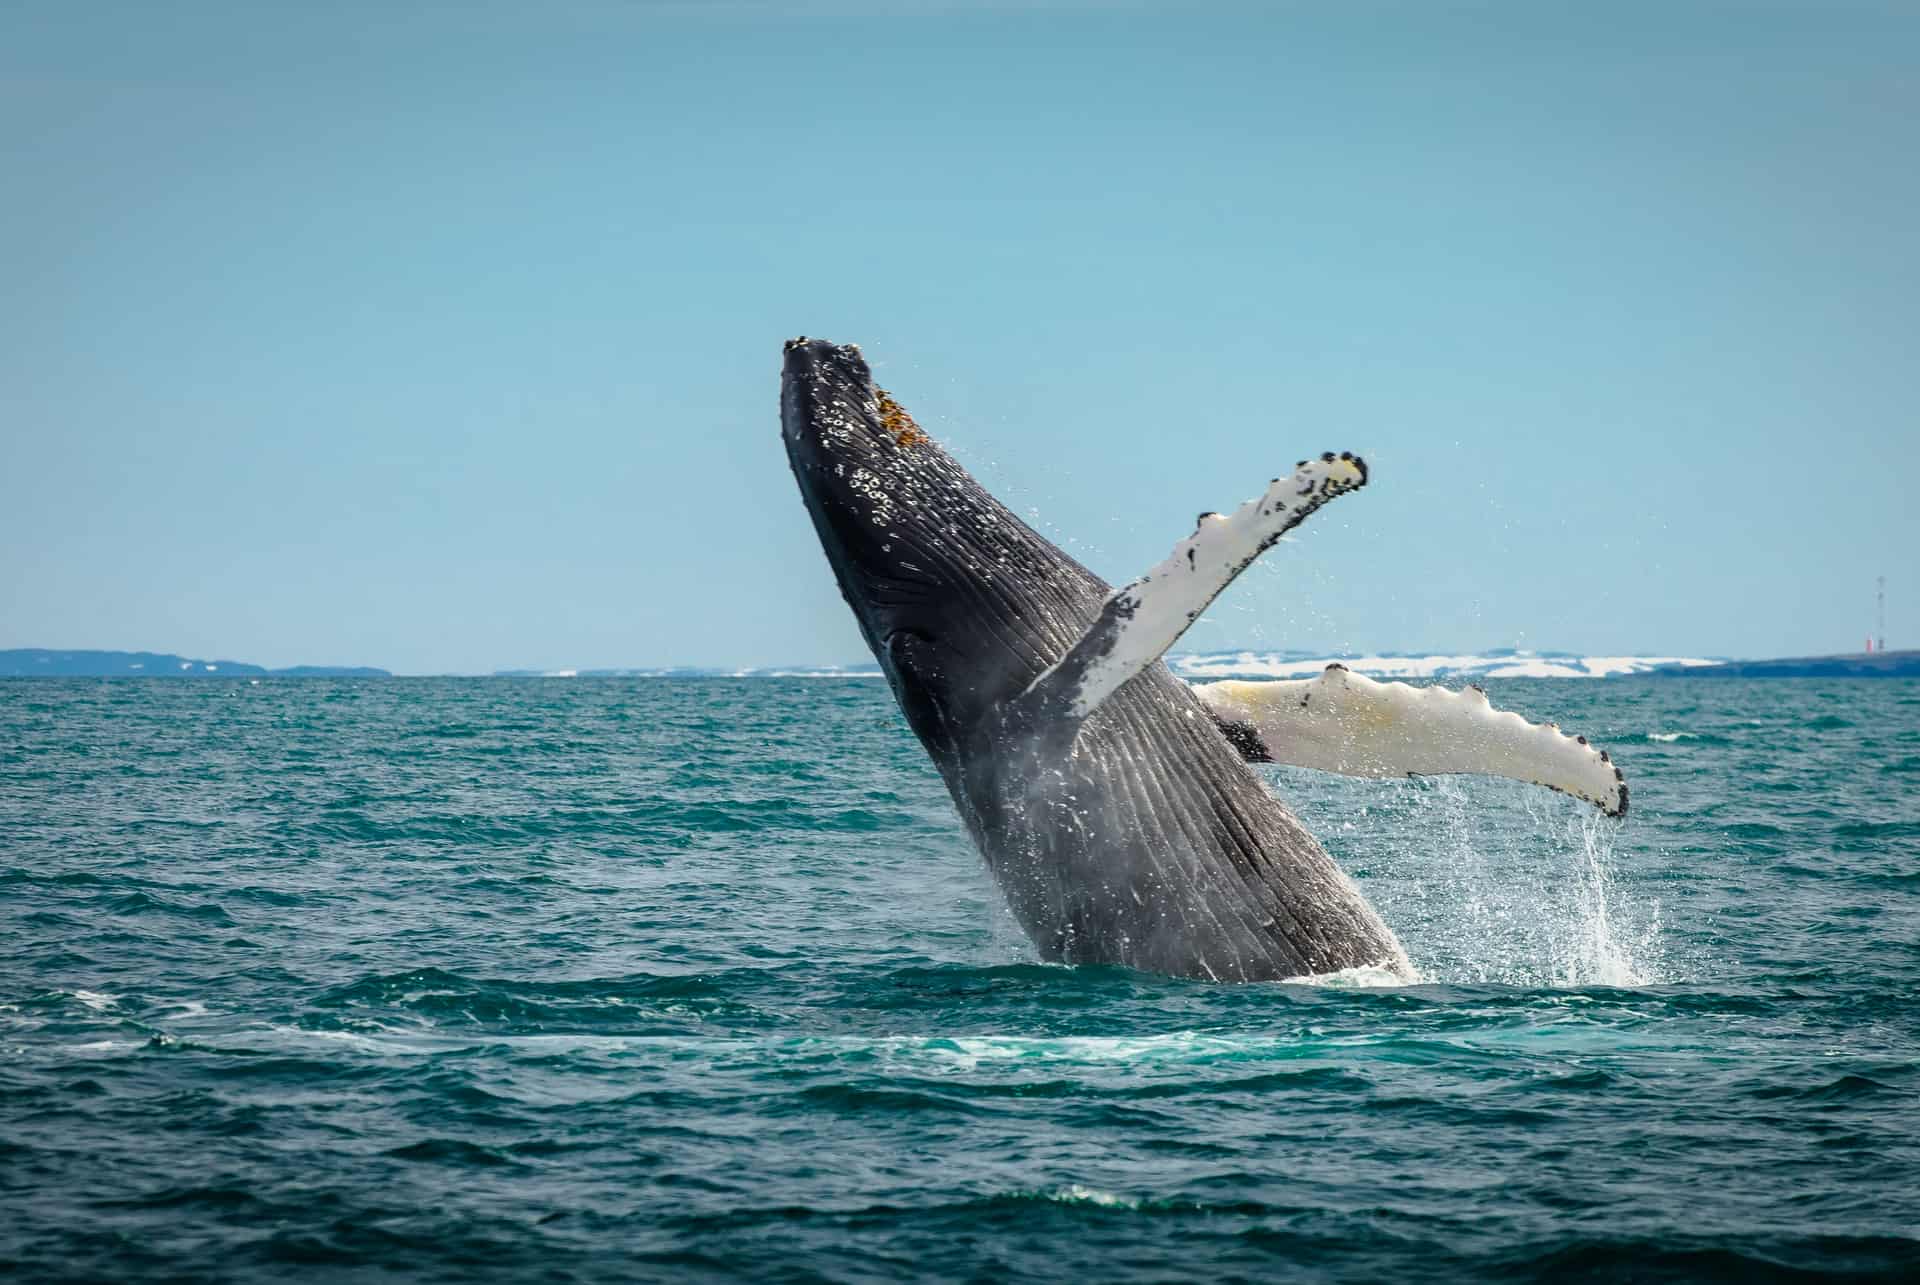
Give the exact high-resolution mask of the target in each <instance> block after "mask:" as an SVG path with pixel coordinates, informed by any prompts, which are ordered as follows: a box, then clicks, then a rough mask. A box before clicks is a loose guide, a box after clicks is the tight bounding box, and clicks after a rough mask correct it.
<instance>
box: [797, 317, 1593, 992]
mask: <svg viewBox="0 0 1920 1285" xmlns="http://www.w3.org/2000/svg"><path fill="white" fill-rule="evenodd" d="M780 418H781V433H782V437H783V438H784V440H785V442H786V447H787V455H788V460H789V463H790V464H791V465H792V467H793V473H794V477H795V479H796V480H797V481H798V483H799V486H800V493H801V495H802V497H803V498H804V500H805V502H806V506H807V510H808V512H809V513H810V514H811V515H812V518H813V523H814V528H815V530H816V531H817V533H818V534H819V537H820V542H821V544H822V546H823V547H824V549H825V551H826V554H827V560H828V561H829V562H830V563H831V564H832V567H833V571H834V575H835V576H836V578H837V579H838V581H839V584H840V591H841V593H842V595H843V596H844V597H845V598H846V600H847V604H848V605H849V606H850V607H851V608H852V609H853V613H854V616H855V618H856V619H857V620H858V622H859V626H860V630H861V633H862V634H863V635H864V636H865V638H866V640H867V644H868V645H869V646H870V647H871V648H872V649H873V654H874V656H875V657H876V658H877V659H878V660H879V662H880V668H881V670H882V671H883V672H884V673H885V675H886V678H887V681H888V683H889V684H890V685H891V687H892V689H893V693H894V696H895V697H896V698H897V699H898V700H899V703H900V708H901V710H902V712H903V713H904V714H905V716H906V719H907V723H908V725H909V726H910V727H911V728H912V729H913V731H914V733H915V735H917V736H918V737H919V739H920V742H921V744H922V745H924V746H925V747H926V751H927V754H928V755H929V757H931V758H932V760H933V763H934V765H935V766H936V767H937V768H938V769H939V772H940V775H941V776H942V778H943V779H944V780H945V782H946V785H947V789H948V791H949V792H950V793H951V794H952V796H953V801H954V804H955V806H956V807H957V809H958V810H959V813H960V816H961V818H962V820H963V822H964V823H965V825H966V827H967V830H968V831H969V833H970V834H971V836H972V838H973V840H974V843H975V845H976V846H977V847H978V848H979V850H980V853H981V855H982V856H983V857H984V858H985V860H986V863H987V866H988V868H989V869H990V870H991V872H992V874H993V876H994V879H995V881H996V882H997V883H998V884H999V886H1000V888H1001V889H1002V891H1003V893H1004V894H1005V896H1006V899H1007V903H1008V906H1009V907H1010V909H1011V910H1012V912H1013V915H1014V917H1015V918H1016V919H1017V920H1018V921H1019V923H1020V925H1021V926H1022V928H1024V929H1025V931H1026V932H1027V934H1028V935H1029V936H1030V937H1031V938H1032V939H1033V941H1034V943H1035V945H1036V947H1037V948H1038V950H1039V952H1040V954H1041V955H1042V956H1043V957H1044V958H1046V959H1048V960H1053V961H1059V962H1063V963H1071V964H1078V963H1101V964H1119V965H1125V966H1129V967H1133V968H1139V969H1144V970H1147V971H1151V972H1158V973H1169V974H1173V975H1177V976H1181V977H1195V978H1211V979H1214V980H1217V981H1259V980H1276V979H1284V978H1292V977H1301V976H1307V975H1312V974H1324V973H1331V972H1337V971H1341V970H1345V969H1350V968H1362V967H1374V968H1384V969H1387V970H1390V971H1391V972H1393V973H1396V974H1398V975H1400V976H1402V977H1405V978H1408V979H1411V978H1412V977H1414V976H1415V973H1414V969H1413V966H1412V964H1411V962H1410V961H1409V960H1408V958H1407V955H1406V952H1405V951H1404V950H1403V949H1402V948H1401V945H1400V943H1399V941H1398V940H1397V939H1396V938H1395V937H1394V935H1393V932H1392V931H1391V930H1390V929H1389V928H1388V927H1387V925H1386V923H1385V922H1384V921H1383V920H1382V919H1381V918H1380V916H1379V915H1378V914H1377V913H1376V912H1375V911H1374V909H1373V907H1372V906H1371V905H1369V904H1368V903H1367V900H1366V898H1365V897H1363V896H1362V895H1361V893H1360V891H1359V889H1358V888H1357V887H1356V886H1355V885H1354V883H1353V882H1352V880H1350V879H1349V878H1348V877H1347V876H1346V874H1345V873H1344V872H1342V871H1341V870H1340V869H1339V867H1338V866H1336V865H1335V864H1334V862H1333V860H1332V858H1331V857H1329V856H1328V855H1327V853H1326V851H1325V850H1324V849H1322V848H1321V846H1320V845H1319V844H1318V843H1317V842H1316V841H1315V840H1314V838H1313V836H1312V835H1311V834H1309V833H1308V832H1307V831H1306V829H1305V827H1303V826H1302V825H1301V824H1300V822H1299V821H1298V820H1296V819H1295V818H1294V816H1293V814H1292V813H1291V812H1289V811H1288V810H1287V809H1286V808H1285V807H1284V806H1282V805H1281V803H1280V802H1279V801H1278V800H1277V799H1276V798H1274V797H1273V795H1272V794H1271V793H1270V792H1269V791H1268V790H1267V788H1266V786H1265V785H1264V783H1263V782H1262V781H1261V780H1260V778H1259V777H1258V776H1256V775H1255V774H1254V772H1253V771H1252V770H1251V769H1250V768H1249V767H1248V766H1247V763H1248V762H1249V761H1255V762H1258V761H1276V762H1284V763H1298V764H1300V765H1302V766H1309V767H1317V768H1322V769H1325V770H1330V771H1337V772H1347V773H1350V774H1355V775H1363V776H1390V775H1408V774H1426V773H1430V772H1458V771H1473V772H1495V773H1499V774H1503V775H1509V776H1516V777H1519V778H1521V779H1526V780H1533V781H1537V782H1539V783H1541V784H1545V785H1550V786H1552V787H1554V788H1557V789H1563V790H1567V791H1569V792H1571V793H1576V794H1579V795H1581V796H1582V797H1585V798H1588V799H1589V800H1590V801H1593V802H1595V803H1597V804H1598V805H1600V806H1601V807H1603V808H1605V809H1606V810H1607V811H1609V812H1613V813H1616V814H1617V813H1618V812H1620V811H1622V810H1624V809H1625V806H1626V792H1625V786H1624V783H1622V782H1621V781H1620V778H1619V774H1618V771H1617V769H1615V768H1614V767H1613V766H1612V765H1611V764H1610V763H1608V762H1607V761H1606V759H1605V756H1604V755H1601V754H1600V753H1599V752H1598V751H1596V750H1593V749H1592V748H1591V747H1590V746H1588V745H1587V744H1586V742H1585V741H1584V740H1576V739H1575V738H1572V737H1567V736H1564V735H1562V734H1561V733H1560V732H1559V731H1558V730H1557V729H1555V728H1552V727H1535V726H1533V725H1530V724H1527V723H1526V722H1524V720H1521V719H1520V718H1518V716H1516V715H1511V714H1499V713H1496V712H1495V711H1493V710H1492V709H1491V708H1490V707H1489V706H1488V705H1487V703H1486V698H1485V697H1484V696H1482V695H1480V694H1479V693H1477V692H1465V693H1453V692H1447V691H1443V690H1439V689H1424V690H1416V689H1414V688H1411V687H1407V686H1405V685H1404V684H1398V683H1388V684H1382V683H1375V682H1373V681H1371V680H1369V679H1365V678H1362V677H1361V676H1359V675H1355V674H1349V673H1347V672H1346V671H1345V670H1342V669H1340V668H1339V667H1337V666H1336V667H1332V668H1330V669H1329V670H1328V671H1327V672H1326V673H1324V674H1322V675H1321V676H1320V677H1318V678H1315V679H1312V680H1310V681H1307V682H1304V683H1258V684H1241V683H1220V684H1211V685H1209V686H1207V687H1204V688H1200V689H1198V690H1197V691H1196V689H1193V688H1190V687H1188V685H1187V684H1185V683H1183V682H1181V681H1180V680H1179V679H1178V678H1176V677H1174V675H1173V673H1172V672H1171V671H1170V670H1168V669H1167V667H1166V666H1165V665H1164V664H1162V663H1161V662H1160V657H1161V656H1162V654H1163V653H1165V651H1166V650H1167V648H1168V647H1170V646H1172V644H1173V643H1174V642H1175V640H1177V639H1178V638H1179V637H1180V635H1181V634H1182V633H1183V632H1185V630H1186V629H1187V627H1188V626H1189V625H1190V624H1192V623H1193V621H1194V620H1195V619H1196V618H1197V617H1198V616H1199V614H1200V612H1201V611H1202V610H1203V609H1204V608H1205V607H1206V606H1207V604H1208V603H1209V602H1211V601H1212V600H1213V599H1214V597H1215V596H1216V595H1218V594H1219V593H1220V591H1221V590H1222V589H1224V588H1225V587H1226V586H1227V585H1228V584H1229V583H1231V582H1232V580H1233V578H1234V577H1235V576H1237V575H1238V574H1239V573H1240V572H1241V571H1242V570H1243V569H1245V567H1246V566H1247V565H1248V564H1249V563H1251V562H1252V561H1253V559H1254V558H1255V557H1257V556H1258V555H1259V554H1260V553H1261V552H1263V551H1264V550H1266V549H1267V548H1269V547H1270V546H1271V545H1273V544H1274V543H1275V542H1276V541H1278V540H1279V538H1280V537H1281V535H1282V534H1283V533H1285V532H1286V531H1288V530H1290V529H1291V528H1292V527H1294V526H1295V525H1297V524H1298V523H1299V522H1301V521H1302V520H1303V519H1305V518H1306V517H1307V516H1308V515H1309V514H1311V513H1312V512H1313V511H1314V510H1315V509H1317V508H1319V507H1320V506H1321V505H1322V504H1325V503H1327V502H1328V501H1330V500H1333V499H1335V498H1337V497H1339V496H1341V495H1344V494H1346V493H1348V492H1350V491H1353V490H1356V489H1358V488H1359V487H1361V486H1363V485H1365V483H1366V480H1367V467H1366V464H1365V463H1364V462H1363V461H1362V460H1360V459H1359V458H1358V457H1356V456H1352V455H1349V454H1335V453H1332V452H1329V453H1326V454H1323V455H1321V456H1319V457H1317V458H1314V459H1309V460H1305V461H1302V462H1301V463H1300V465H1299V466H1298V467H1297V468H1296V469H1295V470H1294V471H1293V472H1292V474H1290V475H1289V476H1286V477H1282V478H1277V479H1275V480H1274V482H1273V484H1272V485H1271V486H1270V487H1268V488H1267V490H1266V491H1265V493H1264V494H1262V495H1261V496H1259V497H1258V498H1256V499H1254V500H1250V501H1248V502H1247V503H1246V504H1244V505H1242V506H1241V507H1240V508H1239V509H1238V510H1236V511H1235V512H1233V513H1232V514H1228V515H1225V516H1223V515H1221V514H1217V513H1206V514H1202V515H1201V517H1200V520H1199V524H1198V527H1197V529H1196V530H1195V531H1194V533H1193V534H1192V535H1191V536H1189V537H1187V538H1186V539H1185V540H1182V541H1181V542H1180V543H1179V544H1178V545H1176V546H1175V548H1174V550H1173V552H1172V554H1171V555H1169V556H1168V558H1167V559H1166V560H1165V561H1164V562H1162V563H1160V564H1159V565H1158V566H1156V567H1154V568H1153V569H1152V570H1150V571H1148V572H1147V573H1146V574H1145V575H1142V576H1141V577H1140V578H1139V579H1137V580H1135V581H1133V582H1132V583H1131V584H1128V585H1126V586H1124V587H1122V588H1120V589H1118V590H1114V589H1111V588H1110V587H1109V586H1108V585H1106V584H1105V583H1104V582H1102V581H1101V580H1100V578H1099V577H1097V576H1095V575H1094V574H1093V573H1092V572H1090V571H1088V570H1087V569H1086V568H1084V567H1082V566H1080V565H1079V564H1078V563H1077V562H1075V561H1074V560H1073V559H1072V558H1070V557H1068V556H1067V555H1066V554H1065V553H1062V552H1061V551H1060V550H1059V549H1058V548H1056V547H1055V546H1054V545H1053V543H1052V542H1051V541H1049V540H1047V539H1046V538H1045V537H1044V536H1042V535H1040V534H1039V533H1038V532H1036V531H1034V530H1033V529H1032V528H1030V527H1029V526H1027V524H1026V523H1024V522H1022V521H1021V520H1020V519H1019V518H1018V517H1016V516H1015V515H1014V514H1013V512H1012V511H1011V510H1009V509H1008V508H1006V507H1005V506H1004V505H1002V504H1001V503H1000V502H999V501H998V500H995V499H994V498H993V497H992V496H991V495H989V494H988V493H987V492H986V490H985V488H983V487H982V486H980V484H979V483H978V482H976V481H975V480H974V479H973V477H972V476H971V475H969V474H968V473H967V471H966V470H965V469H964V468H962V467H961V466H960V465H959V464H958V463H956V462H955V461H954V459H953V458H952V457H951V456H950V455H948V454H947V453H946V451H944V450H943V449H941V447H940V446H939V445H938V444H937V443H936V442H934V441H933V440H932V439H931V438H930V437H928V435H927V434H926V433H925V432H924V431H923V430H922V429H921V428H920V427H919V425H917V424H916V423H915V422H914V420H913V419H912V417H911V416H909V415H908V414H907V412H906V411H905V410H904V409H903V408H902V407H901V406H900V405H899V403H897V402H896V401H894V400H893V398H892V397H890V396H889V395H888V394H887V393H886V392H885V391H884V390H882V389H880V388H878V387H876V386H875V385H874V382H873V378H872V374H871V372H870V371H869V369H868V367H867V363H866V361H865V360H864V358H863V357H862V356H861V354H860V351H859V349H858V348H856V347H853V346H841V345H835V344H831V343H827V342H825V341H823V340H818V339H804V338H803V339H795V340H792V341H790V342H789V343H788V344H787V346H786V359H785V369H784V372H783V375H782V379H781V394H780Z"/></svg>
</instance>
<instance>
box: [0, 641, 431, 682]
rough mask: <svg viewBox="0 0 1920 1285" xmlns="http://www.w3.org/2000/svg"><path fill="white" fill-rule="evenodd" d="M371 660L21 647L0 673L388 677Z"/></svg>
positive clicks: (6, 657) (4, 654) (0, 659)
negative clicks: (314, 661) (276, 662)
mask: <svg viewBox="0 0 1920 1285" xmlns="http://www.w3.org/2000/svg"><path fill="white" fill-rule="evenodd" d="M392 677H393V674H392V673H390V672H389V671H387V670H384V669H375V668H373V667H372V666H369V665H293V666H290V667H288V668H286V669H268V668H267V667H265V666H264V665H252V664H248V663H247V662H246V661H243V660H202V659H198V658H196V657H192V656H176V655H174V654H173V653H172V652H162V651H83V650H54V649H51V648H46V647H21V648H15V649H14V650H11V651H0V678H392Z"/></svg>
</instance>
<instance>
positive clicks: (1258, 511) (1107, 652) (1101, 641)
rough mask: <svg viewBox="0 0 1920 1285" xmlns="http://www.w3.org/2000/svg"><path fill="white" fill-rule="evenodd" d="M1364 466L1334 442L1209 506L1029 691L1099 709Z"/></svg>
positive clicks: (1350, 486) (1027, 696)
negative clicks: (1232, 501) (1235, 501)
mask: <svg viewBox="0 0 1920 1285" xmlns="http://www.w3.org/2000/svg"><path fill="white" fill-rule="evenodd" d="M1366 481H1367V466H1366V464H1365V462H1363V461H1362V460H1361V459H1359V458H1358V457H1357V456H1353V455H1347V454H1341V455H1335V454H1333V453H1332V452H1331V451H1329V452H1328V453H1327V454H1325V455H1322V456H1321V457H1320V458H1319V459H1316V460H1305V461H1303V462H1302V463H1301V464H1300V466H1299V468H1297V469H1295V470H1294V472H1293V474H1292V475H1291V476H1289V477H1282V478H1275V479H1274V481H1273V484H1272V485H1271V486H1269V487H1268V488H1267V491H1266V494H1264V495H1262V496H1260V497H1258V498H1257V499H1252V500H1248V501H1247V502H1246V503H1245V504H1242V505H1241V506H1240V507H1239V508H1237V509H1235V510H1234V511H1233V512H1232V513H1231V514H1229V515H1227V516H1225V517H1222V516H1221V515H1220V514H1218V513H1203V514H1201V515H1200V523H1199V526H1198V528H1197V529H1196V530H1195V531H1194V533H1193V534H1192V535H1190V536H1188V537H1187V538H1186V539H1184V540H1182V541H1181V542H1180V543H1179V544H1176V545H1174V546H1173V552H1172V553H1170V554H1168V555H1167V558H1166V560H1165V561H1164V562H1162V563H1160V564H1159V565H1158V566H1156V567H1154V568H1153V569H1152V570H1150V571H1148V572H1147V573H1146V574H1145V575H1143V576H1141V577H1140V578H1139V579H1137V580H1135V581H1134V582H1133V583H1132V584H1129V585H1126V586H1125V587H1123V588H1120V589H1116V590H1114V591H1113V593H1112V594H1111V595H1109V596H1108V598H1107V601H1106V604H1105V605H1104V606H1103V607H1102V608H1101V609H1100V617H1099V619H1097V620H1096V621H1094V623H1093V625H1092V627H1091V628H1089V629H1088V630H1087V632H1086V633H1085V634H1084V635H1083V636H1082V637H1081V638H1080V640H1079V641H1078V642H1076V643H1075V644H1074V645H1073V646H1072V647H1071V648H1070V649H1069V650H1068V651H1067V654H1066V655H1065V656H1064V657H1062V658H1061V660H1060V662H1059V663H1058V664H1056V665H1054V666H1053V667H1052V668H1051V669H1049V670H1047V671H1046V672H1045V673H1043V674H1041V675H1040V676H1039V677H1038V678H1036V679H1034V681H1033V683H1032V684H1031V685H1030V686H1029V687H1028V688H1027V690H1026V692H1025V693H1023V695H1022V699H1023V700H1029V701H1036V702H1044V703H1046V705H1047V706H1048V707H1049V712H1052V713H1057V714H1060V715H1063V716H1065V717H1066V718H1069V719H1071V720H1073V721H1075V722H1078V721H1079V720H1082V719H1084V718H1086V717H1087V715H1088V714H1091V713H1092V712H1093V711H1094V710H1095V709H1098V708H1099V706H1100V702H1102V701H1104V700H1105V699H1106V698H1107V697H1109V696H1111V695H1112V694H1113V693H1114V692H1115V691H1117V690H1119V688H1120V686H1121V684H1123V683H1125V682H1126V681H1127V680H1128V679H1130V678H1132V677H1133V676H1134V675H1135V674H1138V673H1139V672H1140V671H1141V670H1143V669H1145V668H1146V667H1147V666H1149V665H1151V664H1152V663H1153V662H1154V661H1156V660H1158V659H1160V657H1161V656H1162V655H1163V654H1165V652H1166V650H1167V648H1169V647H1171V646H1173V644H1174V643H1175V642H1176V641H1178V639H1179V637H1180V635H1181V634H1183V633H1185V632H1186V631H1187V628H1188V627H1189V626H1190V625H1192V624H1193V622H1194V621H1195V620H1197V619H1199V617H1200V613H1201V612H1202V611H1204V610H1205V609H1206V607H1207V604H1208V603H1210V602H1212V601H1213V600H1214V599H1215V598H1216V597H1218V596H1219V595H1220V591H1221V590H1223V589H1225V588H1226V587H1227V586H1228V585H1230V584H1232V583H1233V581H1234V577H1236V576H1238V575H1239V574H1240V573H1241V572H1242V571H1244V570H1246V569H1247V566H1248V564H1250V563H1251V562H1252V561H1253V560H1254V559H1255V558H1257V557H1259V556H1260V555H1261V554H1262V553H1263V552H1265V551H1266V550H1267V549H1269V548H1271V547H1272V546H1273V544H1274V543H1275V542H1276V541H1277V540H1279V538H1280V537H1281V536H1282V535H1284V534H1285V533H1286V532H1288V531H1290V530H1292V529H1293V528H1294V527H1296V526H1298V525H1299V524H1300V522H1301V521H1302V520H1303V519H1305V518H1306V516H1307V515H1308V514H1309V513H1312V512H1313V511H1314V510H1315V509H1317V508H1319V507H1320V506H1321V505H1322V504H1325V503H1326V502H1327V501H1328V500H1330V499H1332V498H1334V497H1335V496H1337V495H1344V494H1346V493H1347V492H1348V491H1353V490H1357V489H1359V488H1360V487H1361V486H1364V485H1365V484H1366Z"/></svg>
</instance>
